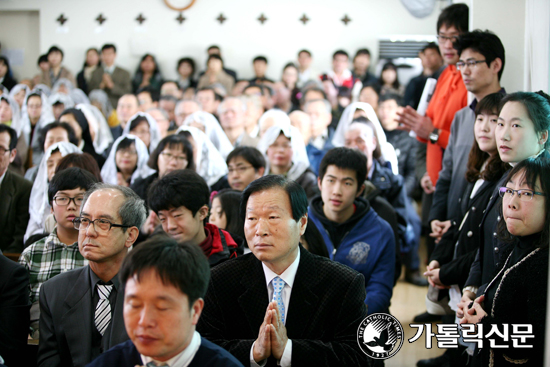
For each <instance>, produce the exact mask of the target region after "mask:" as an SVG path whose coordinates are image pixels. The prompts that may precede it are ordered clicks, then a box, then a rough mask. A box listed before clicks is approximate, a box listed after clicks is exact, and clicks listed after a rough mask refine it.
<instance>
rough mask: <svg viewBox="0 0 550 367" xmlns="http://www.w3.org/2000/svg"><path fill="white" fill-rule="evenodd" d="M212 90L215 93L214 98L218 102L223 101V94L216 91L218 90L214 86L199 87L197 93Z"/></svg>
mask: <svg viewBox="0 0 550 367" xmlns="http://www.w3.org/2000/svg"><path fill="white" fill-rule="evenodd" d="M208 90H209V91H212V93H214V100H216V101H218V102H221V101H223V97H222V95H221V94H219V93H218V92H216V90H215V89H214V88H212V87H204V88H199V90H197V94H198V93H199V92H202V91H208Z"/></svg>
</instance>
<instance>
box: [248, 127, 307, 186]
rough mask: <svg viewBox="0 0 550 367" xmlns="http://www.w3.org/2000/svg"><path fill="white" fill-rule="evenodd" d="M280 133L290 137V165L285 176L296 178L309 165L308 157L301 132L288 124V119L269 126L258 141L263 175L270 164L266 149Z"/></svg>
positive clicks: (267, 172)
mask: <svg viewBox="0 0 550 367" xmlns="http://www.w3.org/2000/svg"><path fill="white" fill-rule="evenodd" d="M281 133H283V134H284V136H286V137H287V138H289V139H290V145H291V146H292V166H291V167H290V170H289V171H288V174H287V177H288V178H289V179H291V180H297V179H298V178H299V177H300V176H301V175H302V174H303V173H304V172H305V171H306V169H307V168H308V167H309V159H308V158H307V152H306V146H305V145H304V139H303V138H302V134H301V133H300V130H298V129H297V128H296V127H294V126H291V125H290V119H289V120H288V124H283V125H275V126H271V127H270V128H269V129H267V131H266V132H265V134H264V136H262V138H261V139H260V141H259V143H258V150H259V151H260V152H261V153H262V154H263V155H264V157H265V161H266V169H265V173H264V175H267V174H269V171H270V166H271V164H270V162H269V159H268V157H267V149H268V148H269V146H270V145H271V144H273V143H275V140H277V138H278V137H279V135H280V134H281Z"/></svg>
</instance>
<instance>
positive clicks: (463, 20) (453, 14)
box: [435, 4, 469, 34]
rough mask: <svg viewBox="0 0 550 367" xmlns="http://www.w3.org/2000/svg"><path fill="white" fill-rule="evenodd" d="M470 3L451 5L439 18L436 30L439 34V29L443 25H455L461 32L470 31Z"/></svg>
mask: <svg viewBox="0 0 550 367" xmlns="http://www.w3.org/2000/svg"><path fill="white" fill-rule="evenodd" d="M468 11H469V9H468V5H466V4H453V5H449V6H448V7H446V8H445V9H443V11H441V14H439V18H437V29H436V30H435V31H436V33H437V34H439V30H440V29H441V27H442V26H446V27H447V28H449V27H453V26H454V27H455V28H456V29H457V31H459V32H460V33H462V32H468V24H469V19H468Z"/></svg>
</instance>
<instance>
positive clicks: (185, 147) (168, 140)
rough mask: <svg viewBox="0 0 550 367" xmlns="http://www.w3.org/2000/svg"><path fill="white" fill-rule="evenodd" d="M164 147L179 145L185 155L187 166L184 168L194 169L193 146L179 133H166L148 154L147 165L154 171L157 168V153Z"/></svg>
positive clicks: (171, 147) (174, 147)
mask: <svg viewBox="0 0 550 367" xmlns="http://www.w3.org/2000/svg"><path fill="white" fill-rule="evenodd" d="M166 147H168V148H169V149H178V148H180V147H181V148H182V152H183V153H185V155H186V156H187V167H185V168H186V169H190V170H193V171H194V170H195V160H194V157H193V146H192V145H191V143H190V142H189V140H187V139H185V137H183V136H182V135H179V134H173V135H168V136H167V137H165V138H164V139H162V140H161V141H160V142H159V143H158V145H157V147H156V148H155V150H153V152H152V153H151V155H150V156H149V161H148V162H147V165H148V166H149V167H151V168H152V169H154V170H155V171H158V170H159V165H158V159H159V155H160V153H162V152H163V151H164V148H166Z"/></svg>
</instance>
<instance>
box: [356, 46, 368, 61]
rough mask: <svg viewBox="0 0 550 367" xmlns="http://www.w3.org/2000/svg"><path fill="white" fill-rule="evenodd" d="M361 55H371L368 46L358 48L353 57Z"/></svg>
mask: <svg viewBox="0 0 550 367" xmlns="http://www.w3.org/2000/svg"><path fill="white" fill-rule="evenodd" d="M360 55H367V56H368V57H370V51H369V49H368V48H360V49H359V50H357V52H356V53H355V56H354V57H353V59H355V58H356V57H357V56H360Z"/></svg>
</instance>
